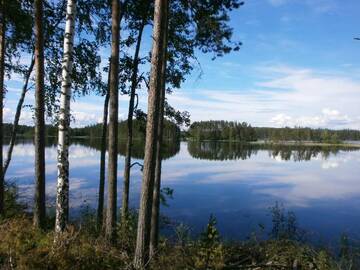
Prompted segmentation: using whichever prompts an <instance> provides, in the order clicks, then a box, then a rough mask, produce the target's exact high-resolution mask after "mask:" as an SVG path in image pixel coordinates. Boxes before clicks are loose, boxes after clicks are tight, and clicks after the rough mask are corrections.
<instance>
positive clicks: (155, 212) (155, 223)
mask: <svg viewBox="0 0 360 270" xmlns="http://www.w3.org/2000/svg"><path fill="white" fill-rule="evenodd" d="M168 13H169V9H168V7H167V8H166V14H165V15H164V17H165V18H166V24H165V25H164V35H165V38H164V42H163V46H164V47H163V58H162V67H161V94H160V104H159V120H158V136H157V140H156V165H155V179H154V193H153V203H152V211H151V232H150V257H154V256H155V255H156V252H157V248H158V243H159V214H160V188H161V160H162V156H161V153H162V142H163V128H164V104H165V93H166V63H167V46H168V18H169V17H168V16H169V14H168Z"/></svg>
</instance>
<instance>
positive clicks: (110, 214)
mask: <svg viewBox="0 0 360 270" xmlns="http://www.w3.org/2000/svg"><path fill="white" fill-rule="evenodd" d="M111 8H112V12H111V13H112V27H111V34H112V41H111V73H110V88H109V90H110V108H109V134H108V136H109V139H108V144H109V145H108V153H109V162H108V203H107V209H106V210H107V212H106V238H107V239H108V240H109V241H110V242H113V243H114V242H115V240H116V210H117V209H116V202H117V154H118V110H119V90H118V86H119V78H118V71H119V41H120V4H119V0H112V7H111Z"/></svg>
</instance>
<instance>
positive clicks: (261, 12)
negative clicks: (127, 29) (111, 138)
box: [4, 0, 360, 129]
mask: <svg viewBox="0 0 360 270" xmlns="http://www.w3.org/2000/svg"><path fill="white" fill-rule="evenodd" d="M359 10H360V1H358V0H247V1H246V2H245V5H244V6H243V7H242V8H241V9H240V10H237V11H234V12H233V13H232V14H231V25H232V26H233V27H234V30H235V32H234V39H236V40H241V41H242V42H243V46H242V48H241V50H240V51H239V52H235V53H232V54H231V55H227V56H225V57H223V58H219V59H216V60H215V61H212V60H211V55H201V54H200V53H199V55H198V57H199V60H200V63H201V69H202V76H201V77H200V78H199V74H200V70H199V69H197V70H194V73H193V74H192V75H191V76H189V77H188V79H187V81H186V83H184V85H183V86H182V88H181V89H179V90H177V91H176V92H174V93H173V94H172V95H171V96H169V97H168V99H169V102H170V103H171V104H172V105H173V106H174V107H176V108H178V109H181V110H187V111H189V112H190V114H191V118H192V121H197V120H210V119H212V120H220V119H224V120H235V121H246V122H249V123H251V124H252V125H255V126H276V127H280V126H295V125H297V126H310V127H330V128H336V129H338V128H355V129H360V109H359V103H360V102H359V101H360V41H355V40H354V39H353V38H354V37H356V36H359V37H360V17H359V14H358V11H359ZM148 32H150V29H149V31H148ZM150 47H151V44H150V39H147V40H146V44H144V45H143V51H144V52H145V51H147V50H148V48H150ZM108 53H109V52H108V50H107V49H104V50H103V51H102V55H104V60H105V61H106V59H107V58H108ZM22 61H23V62H26V61H28V57H26V56H24V59H22ZM19 80H20V81H19ZM21 84H22V83H21V78H17V77H14V78H13V80H12V81H8V82H7V85H8V89H9V93H8V94H7V100H6V103H5V111H4V118H5V121H7V122H10V121H12V119H13V115H14V109H15V106H16V102H17V99H18V96H19V90H20V89H21ZM145 93H146V92H145V91H140V97H141V99H140V106H142V107H143V108H144V109H146V101H147V98H146V94H145ZM102 101H103V100H102V98H101V97H96V96H90V97H89V96H88V97H84V98H81V99H79V100H77V101H76V102H74V103H73V104H72V113H73V115H74V117H75V122H74V123H73V125H75V126H82V125H86V124H89V123H95V122H98V121H100V119H101V114H102ZM127 102H128V98H127V97H126V96H121V97H120V115H119V116H120V118H124V117H125V115H126V111H127ZM26 103H27V104H31V103H33V92H29V93H28V96H27V99H26ZM21 122H22V123H27V124H31V123H32V112H31V111H30V110H25V111H24V113H23V115H22V118H21Z"/></svg>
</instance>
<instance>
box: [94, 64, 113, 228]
mask: <svg viewBox="0 0 360 270" xmlns="http://www.w3.org/2000/svg"><path fill="white" fill-rule="evenodd" d="M110 63H111V61H110ZM110 73H111V65H110V67H109V74H108V85H107V91H106V95H105V100H104V114H103V124H102V134H101V154H100V181H99V202H98V209H97V223H98V229H101V228H102V224H103V214H104V193H105V192H104V191H105V159H106V134H107V125H108V123H107V122H108V111H109V98H110V91H109V86H110Z"/></svg>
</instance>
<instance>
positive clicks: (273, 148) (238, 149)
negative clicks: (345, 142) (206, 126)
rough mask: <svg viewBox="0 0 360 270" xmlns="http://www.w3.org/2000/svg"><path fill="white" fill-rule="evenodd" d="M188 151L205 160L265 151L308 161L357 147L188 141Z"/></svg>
mask: <svg viewBox="0 0 360 270" xmlns="http://www.w3.org/2000/svg"><path fill="white" fill-rule="evenodd" d="M187 147H188V151H189V153H190V155H191V156H192V157H193V158H197V159H206V160H246V159H250V158H251V156H253V155H255V156H256V155H257V154H258V152H259V151H267V152H268V154H269V156H270V157H272V158H274V159H280V160H284V161H289V160H293V161H310V160H311V159H318V158H322V159H327V158H328V157H329V156H330V155H337V154H338V153H339V152H340V151H348V152H351V151H357V150H359V148H358V147H344V146H336V145H334V146H331V145H325V146H314V145H274V144H248V143H245V144H244V143H236V142H215V141H206V142H199V141H189V142H188V145H187Z"/></svg>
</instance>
